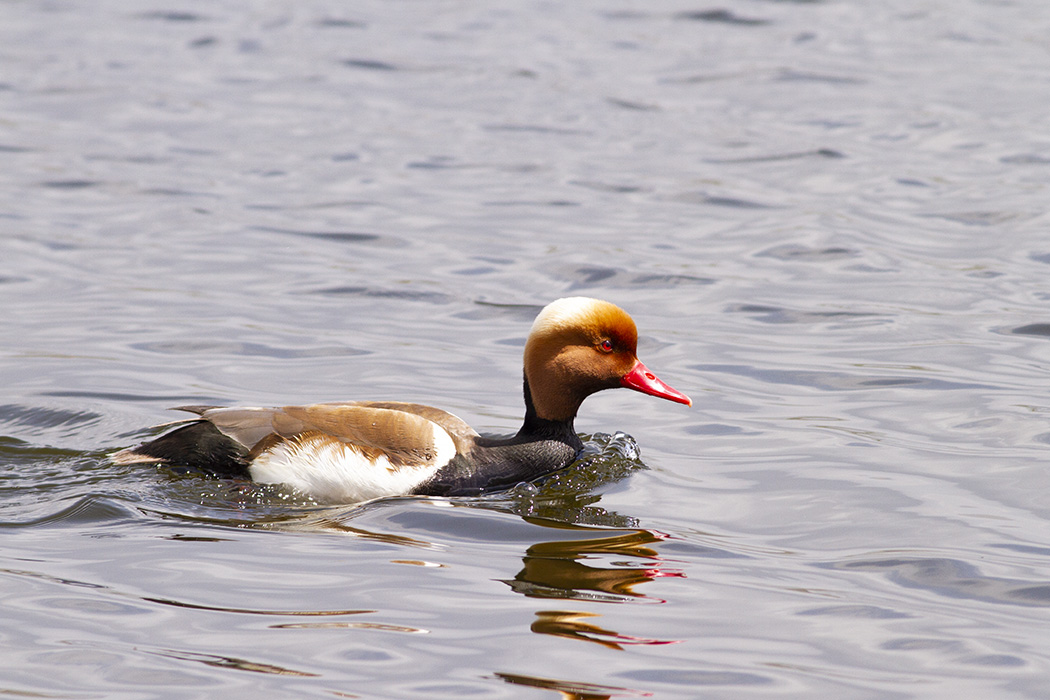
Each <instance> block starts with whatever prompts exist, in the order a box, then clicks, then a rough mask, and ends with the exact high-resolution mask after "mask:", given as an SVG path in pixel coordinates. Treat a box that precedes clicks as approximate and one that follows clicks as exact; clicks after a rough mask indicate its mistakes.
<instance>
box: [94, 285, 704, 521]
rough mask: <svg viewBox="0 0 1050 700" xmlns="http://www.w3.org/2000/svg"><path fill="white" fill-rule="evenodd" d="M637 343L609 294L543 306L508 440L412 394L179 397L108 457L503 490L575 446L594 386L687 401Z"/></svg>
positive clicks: (383, 483)
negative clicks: (231, 399)
mask: <svg viewBox="0 0 1050 700" xmlns="http://www.w3.org/2000/svg"><path fill="white" fill-rule="evenodd" d="M637 341H638V332H637V330H636V328H635V325H634V321H633V320H631V317H630V316H629V315H627V313H626V312H625V311H623V310H622V309H620V308H619V307H617V306H614V305H613V304H610V303H609V302H605V301H599V300H597V299H587V298H583V297H572V298H568V299H559V300H558V301H555V302H553V303H551V304H549V305H548V306H547V307H545V308H544V309H543V310H542V311H541V312H540V314H539V316H537V317H536V320H535V322H534V323H533V325H532V331H531V332H530V333H529V337H528V341H527V342H526V344H525V357H524V365H525V420H524V422H523V424H522V426H521V429H520V430H519V431H518V433H517V434H516V435H514V436H512V437H508V438H499V439H496V438H485V437H481V436H480V435H478V433H476V432H475V431H474V430H473V429H471V428H470V426H468V425H467V424H466V423H464V422H463V421H462V420H460V419H459V418H457V417H456V416H453V415H452V414H450V413H446V412H445V411H442V410H440V409H437V408H431V407H429V406H422V405H419V404H411V403H400V402H341V403H324V404H312V405H308V406H285V407H283V408H236V407H234V408H216V407H212V406H187V407H185V410H188V411H191V412H193V413H196V414H197V416H198V417H196V418H190V419H187V420H186V421H180V422H185V423H187V424H186V425H182V426H180V427H178V428H177V429H175V430H173V431H172V432H170V433H167V434H165V435H162V436H161V437H159V438H157V439H156V440H153V441H152V442H148V443H146V444H144V445H141V446H139V447H136V448H133V449H127V450H123V451H121V452H118V453H117V454H116V455H114V457H113V459H114V460H115V461H116V462H118V463H121V464H133V463H139V462H142V463H167V464H177V465H183V466H194V467H199V468H201V469H204V470H205V471H209V472H213V473H217V474H230V475H238V476H239V475H250V476H251V478H252V479H254V480H255V481H258V482H261V483H279V484H287V485H290V486H293V487H295V488H296V489H298V490H299V491H301V492H303V493H305V494H307V495H310V496H312V497H314V498H315V499H317V500H318V501H322V502H328V503H351V502H356V501H362V500H367V499H371V498H378V497H382V496H393V495H398V494H408V493H414V494H424V495H468V494H475V493H480V492H482V491H487V490H496V489H500V488H507V487H509V486H513V485H515V484H517V483H520V482H522V481H531V480H533V479H536V478H538V477H540V476H543V475H545V474H548V473H550V472H553V471H555V470H558V469H561V468H562V467H564V466H566V465H567V464H569V463H570V462H571V461H573V460H574V459H576V457H578V456H579V454H580V451H581V450H582V449H583V443H582V442H581V441H580V438H579V437H578V436H577V435H576V432H575V430H574V428H573V419H574V418H575V417H576V412H577V411H578V409H579V407H580V404H581V403H583V400H584V399H586V398H587V397H588V396H590V395H591V394H593V393H594V392H596V391H600V390H602V389H611V388H614V387H627V388H629V389H635V390H637V391H641V392H643V393H646V394H651V395H653V396H658V397H660V398H664V399H668V400H671V401H676V402H678V403H684V404H691V401H690V399H689V397H687V396H686V395H685V394H683V393H681V392H679V391H677V390H675V389H672V388H671V387H670V386H668V385H667V384H664V383H663V382H662V381H660V379H658V378H657V377H656V375H655V374H653V373H652V372H650V371H649V370H648V368H646V366H645V365H643V364H642V363H641V362H640V361H639V360H638V358H637V356H636V355H635V352H636V346H637Z"/></svg>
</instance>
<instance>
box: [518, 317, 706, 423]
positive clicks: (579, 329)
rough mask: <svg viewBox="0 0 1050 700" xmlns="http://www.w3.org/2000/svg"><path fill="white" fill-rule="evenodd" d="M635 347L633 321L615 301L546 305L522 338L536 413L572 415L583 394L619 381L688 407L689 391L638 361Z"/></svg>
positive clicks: (555, 417) (558, 416) (551, 417)
mask: <svg viewBox="0 0 1050 700" xmlns="http://www.w3.org/2000/svg"><path fill="white" fill-rule="evenodd" d="M637 346H638V329H637V328H636V327H635V325H634V321H633V320H632V319H631V317H630V316H629V315H628V314H627V312H626V311H624V310H623V309H621V308H620V307H618V306H616V305H615V304H610V303H609V302H607V301H601V300H600V299H589V298H587V297H568V298H565V299H558V300H557V301H554V302H551V303H550V304H548V305H547V306H546V307H544V309H543V311H541V312H540V314H539V316H537V317H536V321H535V322H534V323H533V324H532V330H531V332H530V333H529V339H528V341H526V343H525V379H526V381H527V382H528V385H529V391H530V393H531V396H532V402H533V406H534V407H535V409H536V415H537V416H538V417H540V418H545V419H547V420H563V421H564V420H571V419H572V418H573V417H575V416H576V411H577V410H578V409H579V407H580V404H581V403H583V400H584V399H585V398H587V397H588V396H590V395H591V394H593V393H594V392H596V391H601V390H602V389H612V388H615V387H621V386H622V387H627V388H629V389H634V390H636V391H641V392H643V393H646V394H651V395H653V396H659V397H660V398H664V399H668V400H670V401H676V402H678V403H684V404H686V405H690V406H691V405H692V403H693V402H692V400H690V398H689V397H688V396H686V395H685V394H683V393H682V392H680V391H677V390H676V389H672V388H671V387H670V386H668V385H667V384H664V383H663V382H662V381H660V379H659V378H657V376H656V375H655V374H653V373H652V372H650V371H649V369H648V368H647V367H646V366H645V365H643V364H642V363H641V362H640V361H639V360H638V357H637V355H636V354H635V353H636V351H637Z"/></svg>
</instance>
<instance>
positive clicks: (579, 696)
mask: <svg viewBox="0 0 1050 700" xmlns="http://www.w3.org/2000/svg"><path fill="white" fill-rule="evenodd" d="M495 676H496V677H497V678H499V679H501V680H504V681H506V682H507V683H511V684H513V685H521V686H525V687H526V688H541V689H543V690H553V691H555V692H557V693H558V694H559V695H561V697H562V700H609V698H612V697H617V698H622V697H649V696H650V693H643V692H640V691H637V690H631V689H630V688H616V687H612V686H607V685H595V684H594V683H581V682H579V681H561V680H556V679H554V678H538V677H536V676H523V675H521V674H520V673H498V672H497V673H496V674H495Z"/></svg>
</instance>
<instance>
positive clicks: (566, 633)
mask: <svg viewBox="0 0 1050 700" xmlns="http://www.w3.org/2000/svg"><path fill="white" fill-rule="evenodd" d="M589 617H601V616H600V615H598V614H597V613H587V612H578V611H574V610H542V611H540V612H537V613H536V621H535V622H533V623H532V627H531V629H532V631H533V632H536V633H538V634H550V635H554V636H555V637H567V638H569V639H578V640H581V641H585V642H594V643H595V644H601V645H602V646H604V647H609V648H610V649H623V646H624V645H625V644H677V643H678V642H680V641H681V640H679V639H646V638H644V637H632V636H631V635H628V634H620V633H619V632H614V631H613V630H607V629H605V628H603V627H599V626H598V625H594V624H591V623H590V622H584V620H586V619H587V618H589Z"/></svg>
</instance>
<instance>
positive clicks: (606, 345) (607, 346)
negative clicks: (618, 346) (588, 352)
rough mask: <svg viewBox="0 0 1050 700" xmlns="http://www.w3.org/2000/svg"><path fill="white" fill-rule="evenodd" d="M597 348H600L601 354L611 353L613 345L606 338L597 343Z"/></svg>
mask: <svg viewBox="0 0 1050 700" xmlns="http://www.w3.org/2000/svg"><path fill="white" fill-rule="evenodd" d="M598 347H599V348H601V351H602V352H612V351H613V343H612V341H611V340H609V339H608V338H606V339H605V340H603V341H602V342H600V343H598Z"/></svg>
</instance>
